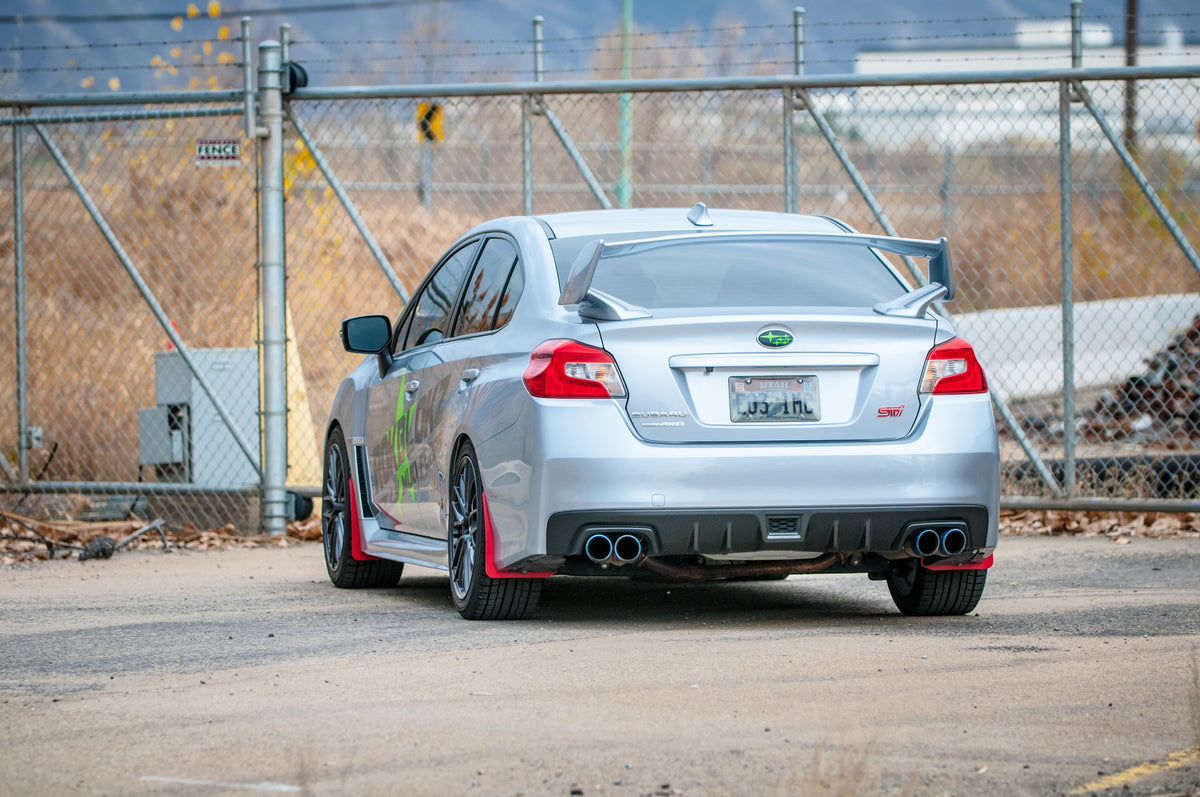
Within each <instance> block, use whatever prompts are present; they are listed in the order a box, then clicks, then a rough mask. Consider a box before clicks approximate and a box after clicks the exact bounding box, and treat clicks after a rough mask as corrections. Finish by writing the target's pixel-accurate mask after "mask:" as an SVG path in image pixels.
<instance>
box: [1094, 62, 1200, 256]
mask: <svg viewBox="0 0 1200 797" xmlns="http://www.w3.org/2000/svg"><path fill="white" fill-rule="evenodd" d="M1072 87H1073V90H1074V92H1075V95H1076V96H1077V97H1079V99H1080V100H1082V101H1083V104H1084V105H1085V106H1086V107H1087V109H1088V112H1089V113H1090V114H1091V115H1092V118H1093V119H1095V120H1096V125H1097V126H1098V127H1099V128H1100V131H1101V132H1102V133H1104V137H1105V138H1107V139H1108V143H1110V144H1112V147H1113V149H1114V150H1116V153H1117V156H1118V157H1120V159H1121V162H1122V163H1124V164H1125V168H1126V169H1128V170H1129V174H1130V176H1131V177H1133V179H1134V181H1135V182H1136V183H1137V184H1138V186H1139V187H1140V188H1141V189H1142V193H1143V194H1145V195H1146V201H1148V202H1149V203H1150V206H1151V207H1153V208H1154V212H1155V213H1157V214H1158V218H1159V219H1160V220H1161V221H1162V223H1163V226H1164V227H1166V228H1167V231H1168V232H1169V233H1171V237H1172V238H1174V239H1175V243H1176V244H1177V245H1178V246H1179V248H1180V249H1181V250H1183V256H1184V257H1186V258H1187V261H1188V262H1189V263H1191V264H1192V268H1194V269H1196V272H1197V273H1200V256H1197V254H1196V250H1195V249H1194V248H1193V247H1192V245H1191V243H1189V242H1188V239H1187V236H1185V235H1184V234H1183V230H1182V229H1181V228H1180V226H1179V223H1178V222H1177V221H1175V219H1174V217H1173V216H1172V215H1171V213H1170V212H1169V211H1168V210H1167V206H1166V205H1164V204H1163V201H1162V200H1161V199H1159V197H1158V192H1157V191H1155V190H1154V187H1153V186H1152V185H1150V181H1149V180H1147V179H1146V175H1145V173H1143V172H1142V168H1141V167H1140V166H1138V165H1137V161H1136V160H1134V158H1133V154H1132V153H1130V152H1129V150H1127V149H1126V148H1125V145H1124V144H1122V143H1121V139H1120V138H1119V137H1118V136H1117V133H1116V131H1115V130H1113V129H1112V125H1110V124H1109V123H1108V121H1107V120H1105V118H1104V114H1103V113H1102V112H1101V111H1100V109H1099V108H1097V107H1096V104H1095V103H1094V102H1093V101H1092V95H1091V92H1089V91H1088V90H1087V89H1085V88H1084V87H1083V84H1082V83H1079V82H1078V81H1075V82H1073V83H1072Z"/></svg>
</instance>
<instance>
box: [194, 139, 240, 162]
mask: <svg viewBox="0 0 1200 797" xmlns="http://www.w3.org/2000/svg"><path fill="white" fill-rule="evenodd" d="M241 162H242V142H241V141H240V140H238V139H236V138H198V139H196V165H197V166H229V165H232V164H235V163H241Z"/></svg>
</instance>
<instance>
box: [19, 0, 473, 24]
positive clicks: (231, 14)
mask: <svg viewBox="0 0 1200 797" xmlns="http://www.w3.org/2000/svg"><path fill="white" fill-rule="evenodd" d="M457 1H458V0H357V1H356V2H350V3H317V4H315V5H307V6H289V7H276V6H253V7H248V8H239V9H231V10H222V11H221V12H220V13H218V14H216V15H207V14H205V15H204V17H205V18H207V19H235V18H240V17H245V16H254V15H256V14H276V15H288V16H290V15H292V14H322V13H328V12H330V11H361V10H366V9H372V8H398V7H403V6H416V5H430V4H441V3H450V2H457ZM181 16H183V15H182V14H179V13H171V12H163V11H145V12H138V13H128V14H30V15H25V14H5V15H0V25H19V24H27V23H46V22H57V23H64V24H77V23H93V22H155V21H159V22H161V21H164V20H165V21H170V20H172V19H175V18H176V17H181Z"/></svg>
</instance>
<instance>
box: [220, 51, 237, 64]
mask: <svg viewBox="0 0 1200 797" xmlns="http://www.w3.org/2000/svg"><path fill="white" fill-rule="evenodd" d="M235 60H237V59H235V58H234V57H233V53H229V52H225V53H218V54H217V63H218V64H220V65H221V66H228V65H229V64H232V63H233V62H234V61H235Z"/></svg>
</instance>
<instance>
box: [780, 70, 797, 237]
mask: <svg viewBox="0 0 1200 797" xmlns="http://www.w3.org/2000/svg"><path fill="white" fill-rule="evenodd" d="M792 94H793V92H792V90H791V89H784V90H783V212H784V213H796V212H797V208H798V207H799V203H797V202H796V142H795V135H796V134H795V131H794V130H793V125H795V123H796V120H795V111H796V101H795V100H794V99H793V98H792Z"/></svg>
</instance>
